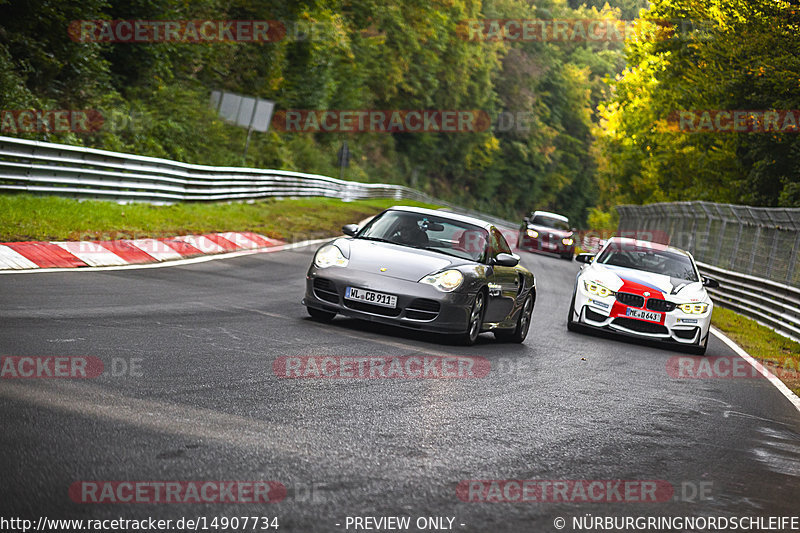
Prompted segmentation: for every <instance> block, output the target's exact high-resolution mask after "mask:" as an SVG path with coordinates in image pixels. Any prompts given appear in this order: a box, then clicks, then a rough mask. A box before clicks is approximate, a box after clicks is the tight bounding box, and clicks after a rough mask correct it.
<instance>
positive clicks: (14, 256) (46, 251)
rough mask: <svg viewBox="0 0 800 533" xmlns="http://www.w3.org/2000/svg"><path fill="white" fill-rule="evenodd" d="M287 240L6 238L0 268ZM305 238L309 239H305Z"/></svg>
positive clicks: (70, 265) (141, 260) (214, 251)
mask: <svg viewBox="0 0 800 533" xmlns="http://www.w3.org/2000/svg"><path fill="white" fill-rule="evenodd" d="M297 244H299V243H295V244H294V245H287V244H285V243H284V242H283V241H279V240H276V239H271V238H269V237H265V236H263V235H259V234H257V233H253V232H250V231H243V232H227V233H210V234H207V235H184V236H180V237H172V238H167V239H132V240H127V239H126V240H116V241H80V242H8V243H2V244H0V273H8V272H12V271H17V272H19V271H36V270H45V269H46V270H51V269H52V270H65V269H66V270H69V269H80V268H81V267H126V266H132V265H139V266H149V265H151V264H159V263H164V262H169V263H170V264H174V263H176V262H181V263H184V264H185V262H186V260H189V259H193V260H195V261H193V262H196V260H198V259H205V260H207V259H208V258H207V257H205V256H210V255H211V256H226V257H229V256H231V255H233V254H235V255H242V253H252V252H260V251H279V250H284V249H286V248H287V247H291V248H295V247H297ZM306 244H311V242H307V243H306Z"/></svg>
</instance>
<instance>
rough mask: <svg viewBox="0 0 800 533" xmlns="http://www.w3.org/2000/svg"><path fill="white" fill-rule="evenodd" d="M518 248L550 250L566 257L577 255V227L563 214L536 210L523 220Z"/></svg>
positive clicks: (531, 250)
mask: <svg viewBox="0 0 800 533" xmlns="http://www.w3.org/2000/svg"><path fill="white" fill-rule="evenodd" d="M517 248H519V249H520V250H526V251H528V252H549V253H554V254H558V255H560V256H561V257H562V258H564V259H570V260H571V259H572V256H573V255H575V229H574V228H571V227H570V225H569V219H568V218H567V217H565V216H563V215H558V214H556V213H549V212H547V211H534V212H533V213H531V214H530V216H527V217H525V218H524V219H523V221H522V226H521V227H520V230H519V236H518V237H517Z"/></svg>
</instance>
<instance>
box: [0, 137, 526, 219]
mask: <svg viewBox="0 0 800 533" xmlns="http://www.w3.org/2000/svg"><path fill="white" fill-rule="evenodd" d="M0 191H16V192H30V193H35V194H52V195H58V196H68V197H78V198H97V199H107V200H115V201H121V202H149V203H157V204H169V203H175V202H188V201H228V200H256V199H260V198H292V197H302V196H326V197H331V198H341V199H343V200H358V199H364V198H395V199H397V200H417V201H420V202H428V203H435V204H438V205H443V206H446V207H448V208H449V209H451V210H453V211H457V212H460V213H464V214H469V215H474V216H479V217H481V218H483V219H484V220H488V221H490V222H492V223H494V224H496V225H498V226H501V225H502V226H505V227H512V228H513V227H516V226H517V223H515V222H510V221H507V220H503V219H500V218H497V217H493V216H491V215H486V214H484V213H477V212H474V211H470V210H467V209H462V208H459V207H457V206H454V205H452V204H449V203H447V202H443V201H441V200H438V199H436V198H433V197H431V196H429V195H427V194H425V193H423V192H421V191H417V190H415V189H411V188H409V187H404V186H401V185H390V184H385V183H358V182H353V181H345V180H339V179H336V178H330V177H327V176H321V175H318V174H303V173H300V172H290V171H285V170H263V169H255V168H242V167H213V166H206V165H192V164H188V163H181V162H178V161H170V160H168V159H158V158H154V157H145V156H140V155H133V154H123V153H118V152H109V151H106V150H96V149H93V148H84V147H81V146H69V145H64V144H53V143H46V142H41V141H29V140H25V139H17V138H14V137H0Z"/></svg>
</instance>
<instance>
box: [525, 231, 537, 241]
mask: <svg viewBox="0 0 800 533" xmlns="http://www.w3.org/2000/svg"><path fill="white" fill-rule="evenodd" d="M525 233H527V234H528V237H530V238H531V239H535V238H536V237H538V236H539V232H538V231H536V230H535V229H529V230H528V231H526V232H525Z"/></svg>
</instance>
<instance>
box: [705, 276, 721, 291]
mask: <svg viewBox="0 0 800 533" xmlns="http://www.w3.org/2000/svg"><path fill="white" fill-rule="evenodd" d="M703 286H704V287H708V288H709V289H716V288H717V287H719V281H717V280H715V279H714V278H706V277H703Z"/></svg>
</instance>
